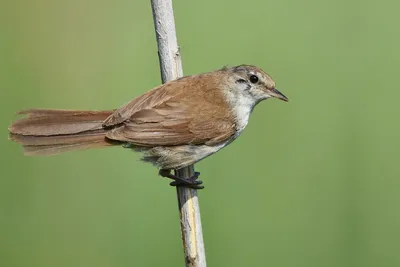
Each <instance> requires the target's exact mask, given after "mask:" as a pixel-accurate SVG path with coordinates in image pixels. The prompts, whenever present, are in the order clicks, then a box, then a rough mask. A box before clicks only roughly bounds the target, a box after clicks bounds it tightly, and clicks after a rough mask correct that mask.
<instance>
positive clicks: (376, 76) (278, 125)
mask: <svg viewBox="0 0 400 267" xmlns="http://www.w3.org/2000/svg"><path fill="white" fill-rule="evenodd" d="M399 7H400V4H399V2H396V1H388V0H383V1H379V2H378V1H372V0H366V1H344V0H336V1H317V0H305V1H295V0H288V1H273V0H268V1H262V0H249V1H238V0H235V1H234V0H232V1H229V2H227V1H214V0H203V1H183V0H175V1H174V8H175V17H176V24H177V32H178V40H179V44H180V46H181V52H182V58H183V67H184V72H185V74H195V73H200V72H206V71H210V70H215V69H218V68H220V67H222V66H224V65H236V64H242V63H247V64H254V65H257V66H260V67H262V68H263V69H264V70H266V71H267V72H268V73H269V74H271V75H272V77H273V78H274V80H275V81H276V84H277V88H279V89H280V90H281V91H282V92H283V93H284V94H286V95H287V96H288V97H289V99H290V102H289V103H284V102H281V101H278V100H276V99H272V100H268V101H267V102H263V103H261V104H260V105H259V106H257V108H256V109H255V111H254V113H253V115H252V118H251V120H250V123H249V125H248V127H247V129H246V130H245V131H244V133H243V134H242V136H241V137H240V138H239V139H238V140H237V141H235V142H234V143H233V144H232V145H231V146H229V147H228V148H226V149H224V150H222V151H220V152H219V153H218V154H216V155H214V156H212V157H211V158H208V159H206V160H204V161H203V162H201V163H199V164H197V165H196V170H198V171H200V172H202V176H201V179H202V180H203V181H204V182H205V185H206V189H205V190H203V191H201V192H199V196H200V203H201V210H202V220H203V228H204V229H203V230H204V239H205V244H206V252H207V262H208V265H209V266H231V267H235V266H282V267H283V266H285V267H286V266H305V267H311V266H315V267H317V266H325V267H329V266H335V267H338V266H340V267H347V266H348V267H354V266H362V267H366V266H400V254H399V247H400V244H399V240H400V209H399V203H400V194H399V192H400V167H399V165H400V164H399V162H398V161H399V159H400V157H399V152H398V151H399V148H400V138H399V137H400V124H399V115H400V110H399V104H398V101H399V97H400V90H399V81H398V77H399V75H398V71H399V67H400V50H399V47H400V35H399V28H398V25H399V23H400V19H399V16H398V10H399ZM0 27H1V29H0V32H1V34H0V48H1V50H0V52H1V54H0V86H1V90H0V99H1V100H0V101H1V105H0V111H1V112H0V133H1V138H0V144H1V148H2V149H1V154H0V157H1V170H2V171H1V176H0V266H4V267H17V266H18V267H20V266H40V267H53V266H58V267H64V266H65V267H67V266H68V267H69V266H74V267H76V266H97V267H109V266H113V267H116V266H121V267H123V266H184V260H183V253H182V245H181V238H180V230H179V216H178V210H177V201H176V194H175V189H174V188H171V187H169V185H168V181H167V180H165V179H162V178H160V177H158V176H157V170H156V169H155V168H154V167H152V166H151V165H148V164H144V163H141V162H140V161H139V155H138V154H135V153H133V152H131V151H129V150H127V149H122V148H109V149H100V150H93V151H81V152H72V153H67V154H62V155H59V156H54V157H42V158H40V157H39V158H33V157H24V156H23V155H22V150H21V148H20V147H19V146H18V145H16V144H14V143H11V142H9V141H8V140H7V135H8V132H7V127H8V125H9V124H10V123H11V122H12V121H13V120H15V119H16V118H17V117H16V116H15V115H14V113H15V112H16V111H18V110H21V109H23V108H32V107H41V108H65V109H93V110H101V109H112V108H117V107H119V106H121V105H122V104H124V103H125V102H127V101H129V100H130V99H132V98H134V97H135V96H138V95H140V94H142V93H144V92H146V91H147V90H149V89H150V88H152V87H154V86H156V85H158V84H159V83H160V74H159V66H158V58H157V46H156V40H155V34H154V29H153V19H152V14H151V7H150V1H128V0H117V1H95V0H79V1H78V0H57V1H50V0H35V1H27V0H26V1H23V0H16V1H12V0H5V1H2V8H1V9H0Z"/></svg>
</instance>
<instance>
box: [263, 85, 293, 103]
mask: <svg viewBox="0 0 400 267" xmlns="http://www.w3.org/2000/svg"><path fill="white" fill-rule="evenodd" d="M268 93H269V95H270V96H272V97H276V98H279V99H280V100H283V101H285V102H288V101H289V99H288V98H287V97H286V96H285V95H284V94H282V93H281V92H279V91H278V89H276V88H273V89H270V90H269V92H268Z"/></svg>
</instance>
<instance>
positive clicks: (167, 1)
mask: <svg viewBox="0 0 400 267" xmlns="http://www.w3.org/2000/svg"><path fill="white" fill-rule="evenodd" d="M151 5H152V10H153V18H154V26H155V30H156V38H157V44H158V55H159V60H160V69H161V78H162V81H163V83H165V82H167V81H169V80H174V79H177V78H179V77H182V76H183V71H182V61H181V56H180V53H179V46H178V41H177V38H176V30H175V21H174V12H173V9H172V0H151ZM175 174H176V175H177V176H179V177H182V178H189V177H191V176H193V175H194V166H193V165H192V166H189V167H186V168H183V169H180V170H177V171H175ZM177 195H178V205H179V215H180V222H181V233H182V242H183V248H184V253H185V263H186V266H188V267H189V266H190V267H205V266H207V264H206V256H205V250H204V242H203V230H202V227H201V218H200V205H199V200H198V197H197V190H196V189H192V188H187V187H177Z"/></svg>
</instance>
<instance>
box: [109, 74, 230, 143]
mask: <svg viewBox="0 0 400 267" xmlns="http://www.w3.org/2000/svg"><path fill="white" fill-rule="evenodd" d="M205 75H212V74H203V75H199V76H191V77H185V78H183V79H179V80H176V81H172V82H169V83H166V84H165V85H162V86H160V87H157V88H155V89H153V90H151V91H149V92H148V93H146V94H144V95H142V96H140V97H138V98H136V99H134V100H132V101H131V102H129V103H128V104H126V105H125V106H123V107H122V108H120V109H119V110H117V111H115V113H114V114H113V115H111V116H110V117H109V118H108V119H107V120H106V121H105V122H104V124H103V125H104V126H105V127H110V126H116V125H118V124H119V126H118V127H115V128H114V129H112V130H110V131H109V132H108V133H107V138H109V139H113V140H118V141H123V142H129V143H132V144H134V145H137V146H174V145H186V144H194V145H198V144H208V145H213V144H218V143H221V142H223V141H225V140H228V139H229V138H230V137H231V136H232V135H233V134H234V133H235V123H234V119H233V117H231V116H227V115H226V114H230V108H229V106H228V105H227V104H226V102H225V101H223V100H224V98H223V97H222V95H221V92H220V91H219V90H215V88H216V87H217V86H218V84H212V86H210V83H208V84H209V86H204V78H205V77H204V76H205ZM211 78H212V77H211ZM207 80H208V81H210V79H207ZM211 80H213V79H211ZM176 88H180V90H176Z"/></svg>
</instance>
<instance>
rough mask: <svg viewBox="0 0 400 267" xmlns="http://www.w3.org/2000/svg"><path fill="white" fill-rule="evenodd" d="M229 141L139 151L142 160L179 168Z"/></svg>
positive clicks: (207, 154) (169, 167) (159, 165)
mask: <svg viewBox="0 0 400 267" xmlns="http://www.w3.org/2000/svg"><path fill="white" fill-rule="evenodd" d="M229 142H230V140H229V141H227V142H224V143H221V144H219V145H216V146H207V145H183V146H170V147H153V148H149V149H140V152H142V153H143V158H142V160H143V161H146V162H151V163H152V164H153V165H156V166H157V167H159V168H161V169H181V168H184V167H186V166H189V165H192V164H194V163H196V162H198V161H200V160H202V159H204V158H206V157H208V156H210V155H212V154H214V153H216V152H217V151H218V150H220V149H221V148H223V147H224V146H226V145H227V144H228V143H229Z"/></svg>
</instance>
